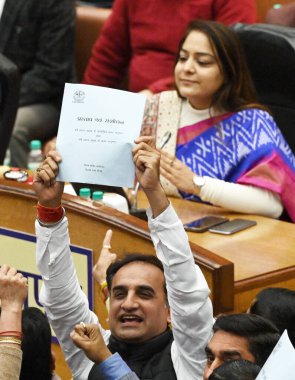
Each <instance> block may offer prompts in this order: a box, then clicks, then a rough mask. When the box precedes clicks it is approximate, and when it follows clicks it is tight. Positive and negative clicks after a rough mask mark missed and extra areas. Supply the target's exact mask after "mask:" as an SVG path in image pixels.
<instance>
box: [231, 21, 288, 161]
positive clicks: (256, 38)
mask: <svg viewBox="0 0 295 380" xmlns="http://www.w3.org/2000/svg"><path fill="white" fill-rule="evenodd" d="M233 29H234V30H235V31H236V32H237V33H238V35H239V37H240V40H241V42H242V45H243V47H244V51H245V53H246V58H247V61H248V65H249V68H250V71H251V74H252V78H253V81H254V84H255V87H256V90H257V94H258V100H259V102H260V103H262V104H265V105H267V106H268V107H269V109H270V110H271V112H272V114H273V117H274V119H275V121H276V123H277V125H278V127H279V128H280V130H281V131H282V133H283V135H284V136H285V139H286V140H287V142H288V144H289V146H290V148H291V149H292V151H293V153H294V154H295V28H289V27H284V26H279V25H269V24H254V25H246V24H236V25H234V26H233Z"/></svg>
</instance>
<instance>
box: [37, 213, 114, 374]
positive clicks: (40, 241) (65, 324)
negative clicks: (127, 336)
mask: <svg viewBox="0 0 295 380" xmlns="http://www.w3.org/2000/svg"><path fill="white" fill-rule="evenodd" d="M35 226H36V235H37V266H38V268H39V271H40V273H41V275H42V279H43V285H42V289H41V293H40V302H41V303H42V304H43V305H44V308H45V311H46V314H47V316H48V319H49V322H50V324H51V326H52V328H53V330H54V331H55V334H56V336H57V338H58V340H59V343H60V344H61V347H62V350H63V352H64V355H65V358H66V360H67V362H68V364H69V366H70V368H71V370H72V374H73V377H74V379H79V380H84V379H85V380H87V378H88V373H89V371H90V369H91V367H92V365H93V363H92V362H91V361H90V360H89V359H88V358H87V357H86V355H85V354H84V352H83V351H82V350H80V349H79V348H77V347H76V346H75V345H74V343H73V342H72V339H71V338H70V332H71V331H72V330H73V328H74V326H75V325H76V324H79V323H80V322H84V323H98V318H97V316H96V315H95V314H94V313H93V312H92V311H90V310H89V306H88V300H87V297H86V295H85V294H84V293H83V291H82V290H81V287H80V284H79V282H78V279H77V275H76V270H75V267H74V264H73V260H72V255H71V251H70V239H69V232H68V221H67V218H63V220H62V221H61V222H60V223H59V224H57V225H55V226H53V227H42V226H41V225H40V224H39V222H38V221H36V224H35ZM98 324H99V323H98ZM100 329H101V332H102V335H103V337H104V339H105V341H106V342H108V338H109V335H110V333H109V331H105V330H103V329H102V327H101V326H100Z"/></svg>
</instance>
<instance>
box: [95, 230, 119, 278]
mask: <svg viewBox="0 0 295 380" xmlns="http://www.w3.org/2000/svg"><path fill="white" fill-rule="evenodd" d="M112 234H113V232H112V230H108V231H107V233H106V235H105V238H104V240H103V246H102V249H101V251H100V255H99V258H98V260H97V263H96V264H95V265H94V267H93V269H92V275H93V278H94V280H95V281H96V282H97V283H98V284H102V283H103V282H104V281H105V280H106V272H107V269H108V267H109V266H110V265H111V264H112V263H114V262H115V261H116V259H117V255H116V253H112V252H111V251H110V249H111V240H112Z"/></svg>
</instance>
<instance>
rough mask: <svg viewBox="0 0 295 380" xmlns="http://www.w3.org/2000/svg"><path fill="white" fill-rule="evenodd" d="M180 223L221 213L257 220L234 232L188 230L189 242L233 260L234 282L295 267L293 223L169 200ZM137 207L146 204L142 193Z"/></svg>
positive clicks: (145, 205) (294, 227) (294, 225)
mask: <svg viewBox="0 0 295 380" xmlns="http://www.w3.org/2000/svg"><path fill="white" fill-rule="evenodd" d="M171 201H172V204H173V206H174V207H175V209H176V212H177V214H178V216H179V217H180V219H181V220H182V221H183V223H186V222H189V221H192V220H194V219H198V218H200V217H202V216H205V215H224V216H227V217H229V218H230V219H233V218H245V219H251V220H255V221H257V226H254V227H251V228H249V229H247V230H244V231H241V232H238V233H236V234H234V235H229V236H225V235H218V234H213V233H211V232H204V233H196V232H188V235H189V240H190V242H193V243H195V244H197V245H199V246H201V247H204V248H206V249H208V250H209V251H211V252H214V253H215V254H217V255H219V256H221V257H223V258H226V259H227V260H229V261H232V262H233V263H234V268H235V270H234V280H235V283H236V284H237V283H239V282H240V283H242V282H243V281H248V280H249V279H250V278H254V277H257V276H258V277H261V276H263V275H269V274H271V273H274V272H276V273H278V272H279V271H280V270H284V271H286V269H287V268H292V267H293V269H295V267H294V266H295V224H293V223H287V222H282V221H279V220H275V219H271V218H266V217H262V216H257V215H245V214H237V213H233V212H229V211H227V210H224V209H222V208H219V207H212V206H207V205H203V204H199V203H196V202H190V201H184V200H182V199H178V198H172V199H171ZM138 205H139V207H143V208H145V207H147V200H146V197H145V195H144V193H143V192H140V193H139V196H138Z"/></svg>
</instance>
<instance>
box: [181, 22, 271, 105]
mask: <svg viewBox="0 0 295 380" xmlns="http://www.w3.org/2000/svg"><path fill="white" fill-rule="evenodd" d="M195 31H197V32H201V33H203V34H205V35H206V36H207V38H208V40H209V43H210V45H211V48H212V50H213V52H214V54H215V57H216V59H217V63H218V65H219V68H220V71H221V73H222V74H223V76H224V83H223V84H222V86H221V87H220V88H219V90H218V91H217V92H216V93H215V94H214V96H213V99H212V102H211V106H210V108H211V107H216V109H219V110H223V111H227V112H237V111H240V110H243V109H247V108H250V107H251V108H252V107H258V108H261V109H266V107H265V106H263V105H261V104H259V103H257V96H256V90H255V87H254V84H253V80H252V78H251V74H250V70H249V68H248V65H247V60H246V56H245V53H244V50H243V47H242V44H241V42H240V39H239V36H238V34H237V33H236V32H235V31H233V30H232V29H230V28H229V27H228V26H225V25H223V24H222V23H220V22H217V21H210V20H194V21H192V22H190V24H189V25H188V28H187V30H186V33H185V35H184V37H183V38H182V40H181V41H180V43H179V47H178V58H179V55H180V51H181V49H182V47H183V44H184V43H185V40H186V39H187V37H188V36H189V35H190V33H192V32H195ZM177 91H178V90H177ZM178 94H179V92H178ZM179 95H180V94H179Z"/></svg>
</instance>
